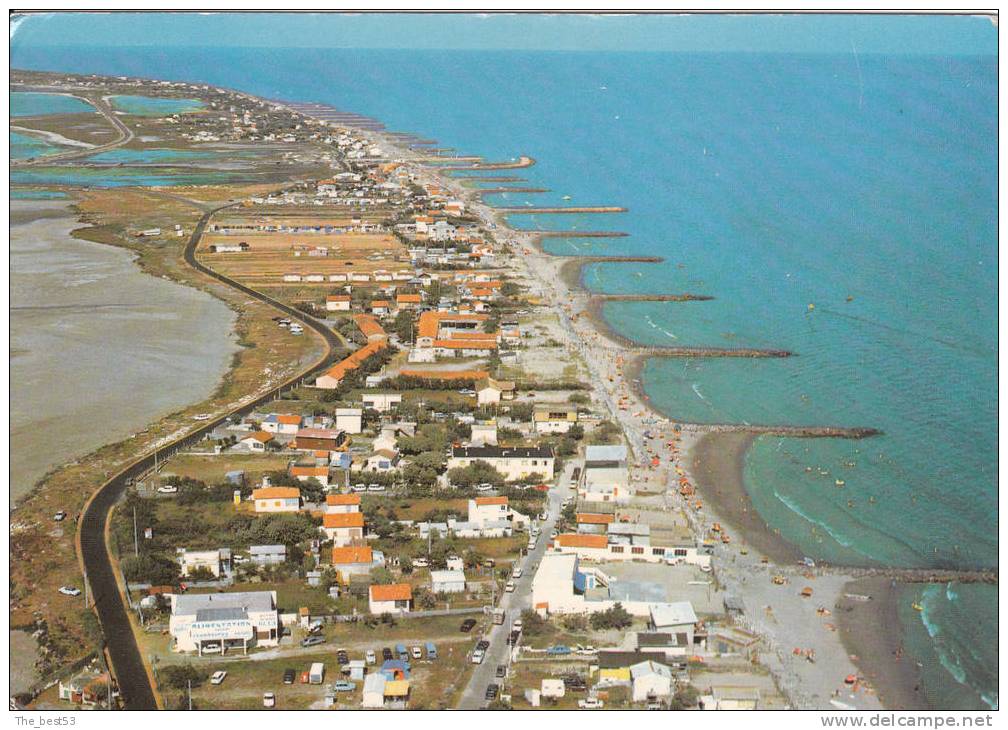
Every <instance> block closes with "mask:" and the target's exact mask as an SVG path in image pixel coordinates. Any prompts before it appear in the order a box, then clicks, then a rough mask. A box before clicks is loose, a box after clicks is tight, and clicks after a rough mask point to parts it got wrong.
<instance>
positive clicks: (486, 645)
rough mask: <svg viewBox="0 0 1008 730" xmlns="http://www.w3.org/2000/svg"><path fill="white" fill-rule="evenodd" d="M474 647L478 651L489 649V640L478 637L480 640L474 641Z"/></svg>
mask: <svg viewBox="0 0 1008 730" xmlns="http://www.w3.org/2000/svg"><path fill="white" fill-rule="evenodd" d="M476 648H477V649H478V650H479V651H486V650H487V649H489V648H490V642H489V641H487V640H486V639H480V640H479V641H478V642H477V643H476Z"/></svg>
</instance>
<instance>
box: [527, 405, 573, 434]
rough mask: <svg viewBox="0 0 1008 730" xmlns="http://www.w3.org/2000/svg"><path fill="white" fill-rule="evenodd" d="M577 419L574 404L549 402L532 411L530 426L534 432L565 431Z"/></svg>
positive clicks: (571, 426)
mask: <svg viewBox="0 0 1008 730" xmlns="http://www.w3.org/2000/svg"><path fill="white" fill-rule="evenodd" d="M577 421H578V410H577V408H576V407H575V406H564V405H557V404H549V405H542V406H536V407H535V408H534V409H533V411H532V427H533V428H534V429H535V432H536V433H567V432H568V431H570V430H571V428H573V426H574V424H576V423H577Z"/></svg>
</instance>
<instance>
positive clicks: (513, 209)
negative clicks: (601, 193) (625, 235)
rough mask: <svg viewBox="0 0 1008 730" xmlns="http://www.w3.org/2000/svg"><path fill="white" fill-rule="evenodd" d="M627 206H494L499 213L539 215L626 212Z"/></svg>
mask: <svg viewBox="0 0 1008 730" xmlns="http://www.w3.org/2000/svg"><path fill="white" fill-rule="evenodd" d="M627 210H629V209H628V208H624V207H622V206H619V205H584V206H559V207H555V208H533V207H529V206H524V207H523V206H520V205H513V206H505V207H500V208H494V211H495V212H500V213H511V214H514V213H527V214H529V215H532V214H536V213H538V214H541V215H552V214H555V213H626V212H627Z"/></svg>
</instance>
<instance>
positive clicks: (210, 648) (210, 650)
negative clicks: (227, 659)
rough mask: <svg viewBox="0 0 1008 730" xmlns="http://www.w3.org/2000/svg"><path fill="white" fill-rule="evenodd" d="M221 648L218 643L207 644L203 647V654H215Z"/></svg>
mask: <svg viewBox="0 0 1008 730" xmlns="http://www.w3.org/2000/svg"><path fill="white" fill-rule="evenodd" d="M220 650H221V648H220V644H207V645H206V646H204V647H203V653H204V654H216V653H218V652H219V651H220Z"/></svg>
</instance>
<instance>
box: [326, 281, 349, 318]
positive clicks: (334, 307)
mask: <svg viewBox="0 0 1008 730" xmlns="http://www.w3.org/2000/svg"><path fill="white" fill-rule="evenodd" d="M330 278H331V277H330ZM350 301H351V300H350V295H349V294H330V295H329V296H327V297H326V298H325V308H326V311H327V312H349V311H350Z"/></svg>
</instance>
